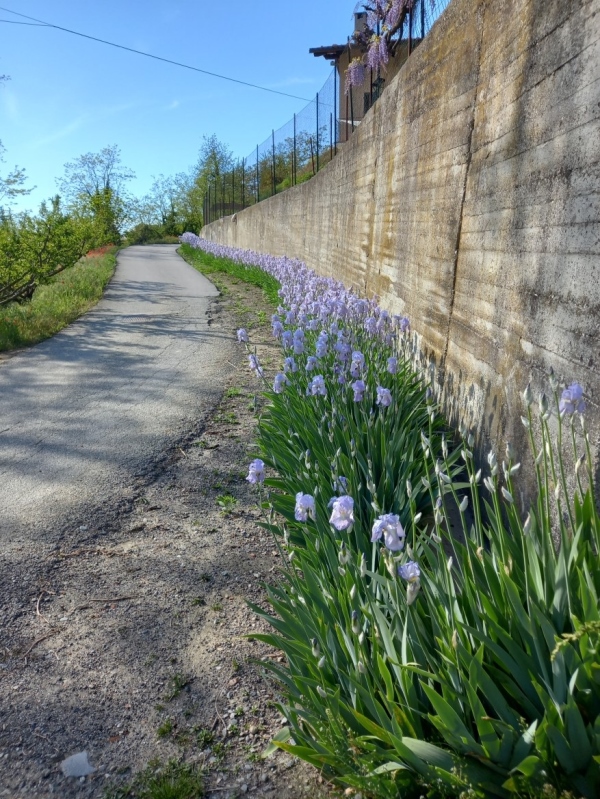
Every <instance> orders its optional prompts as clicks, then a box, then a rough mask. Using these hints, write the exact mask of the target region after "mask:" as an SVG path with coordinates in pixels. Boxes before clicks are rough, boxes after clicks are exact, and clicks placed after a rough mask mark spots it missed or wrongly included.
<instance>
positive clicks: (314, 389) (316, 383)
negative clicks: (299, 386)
mask: <svg viewBox="0 0 600 799" xmlns="http://www.w3.org/2000/svg"><path fill="white" fill-rule="evenodd" d="M306 393H307V394H312V396H313V397H316V396H317V395H319V394H320V395H321V396H322V397H325V396H327V388H326V386H325V380H324V379H323V375H315V376H314V377H313V379H312V380H311V381H310V383H309V384H308V386H307V388H306Z"/></svg>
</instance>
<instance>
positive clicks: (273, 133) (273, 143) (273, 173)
mask: <svg viewBox="0 0 600 799" xmlns="http://www.w3.org/2000/svg"><path fill="white" fill-rule="evenodd" d="M274 194H275V130H273V129H272V130H271V197H272V196H273V195H274Z"/></svg>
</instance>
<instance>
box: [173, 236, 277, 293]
mask: <svg viewBox="0 0 600 799" xmlns="http://www.w3.org/2000/svg"><path fill="white" fill-rule="evenodd" d="M177 252H178V253H179V254H180V255H181V257H182V258H183V259H184V260H185V261H187V262H188V264H190V266H193V267H194V269H197V270H198V272H202V274H203V275H206V276H207V277H210V276H217V275H219V273H222V274H226V275H230V276H231V277H236V278H238V280H243V281H244V283H251V284H252V285H253V286H258V287H259V288H261V289H262V290H263V291H264V293H265V296H266V298H267V300H268V301H269V302H270V303H271V305H273V306H274V307H275V306H277V304H278V302H279V296H278V293H277V292H278V291H279V288H280V286H279V283H278V282H277V280H275V278H274V277H271V275H268V274H267V273H266V272H265V271H264V270H262V269H260V268H259V267H258V266H244V264H239V263H235V261H230V260H229V259H228V258H217V257H216V256H214V255H210V253H207V252H203V251H202V250H197V249H195V248H194V247H191V246H190V245H189V244H182V245H181V247H180V248H179V249H178V250H177ZM217 288H220V286H217Z"/></svg>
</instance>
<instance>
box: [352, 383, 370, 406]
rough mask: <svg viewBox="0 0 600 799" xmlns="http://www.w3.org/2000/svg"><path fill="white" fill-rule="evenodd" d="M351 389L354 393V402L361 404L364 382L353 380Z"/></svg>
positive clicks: (364, 388)
mask: <svg viewBox="0 0 600 799" xmlns="http://www.w3.org/2000/svg"><path fill="white" fill-rule="evenodd" d="M351 387H352V390H353V391H354V402H361V401H362V398H363V396H364V393H365V390H366V388H367V387H366V385H365V382H364V380H355V382H354V383H352V384H351Z"/></svg>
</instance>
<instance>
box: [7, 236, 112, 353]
mask: <svg viewBox="0 0 600 799" xmlns="http://www.w3.org/2000/svg"><path fill="white" fill-rule="evenodd" d="M115 265H116V257H115V251H114V250H113V252H111V253H107V254H104V255H100V256H93V257H88V258H83V259H82V260H81V261H79V262H78V263H77V264H75V266H72V267H70V268H69V269H65V270H64V272H60V274H58V275H56V277H54V278H52V279H51V280H50V282H49V283H48V284H46V285H43V286H39V287H38V288H37V289H36V290H35V292H34V294H33V297H32V298H31V300H29V301H26V302H22V303H17V302H14V303H11V304H10V305H7V306H5V307H3V308H0V352H7V351H9V350H14V349H18V348H19V347H27V346H30V345H32V344H37V343H38V342H39V341H43V340H44V339H46V338H49V337H50V336H53V335H54V334H55V333H58V331H59V330H62V329H63V327H66V326H67V325H68V324H70V323H71V322H73V321H74V320H75V319H77V318H78V317H79V316H81V314H83V313H85V312H86V311H88V310H89V309H90V308H92V307H93V306H94V305H95V304H96V303H97V302H98V300H100V298H101V297H102V294H103V292H104V289H105V287H106V285H107V283H108V281H109V280H110V279H111V277H112V276H113V273H114V271H115Z"/></svg>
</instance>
